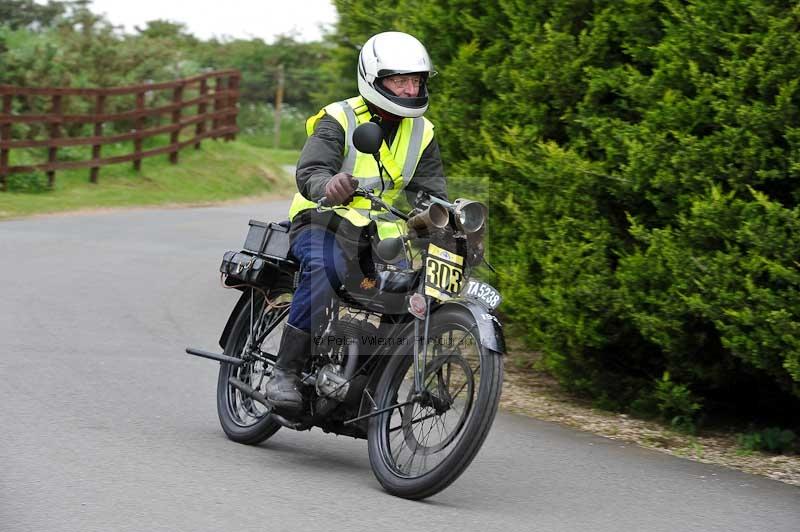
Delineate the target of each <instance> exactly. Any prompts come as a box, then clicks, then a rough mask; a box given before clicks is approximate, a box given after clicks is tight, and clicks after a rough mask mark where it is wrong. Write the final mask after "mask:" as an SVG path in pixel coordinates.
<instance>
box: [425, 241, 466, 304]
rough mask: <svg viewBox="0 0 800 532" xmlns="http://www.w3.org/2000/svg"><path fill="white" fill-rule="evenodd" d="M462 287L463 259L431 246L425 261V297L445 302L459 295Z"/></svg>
mask: <svg viewBox="0 0 800 532" xmlns="http://www.w3.org/2000/svg"><path fill="white" fill-rule="evenodd" d="M463 285H464V257H462V256H461V255H456V254H455V253H453V252H451V251H447V250H446V249H442V248H440V247H438V246H435V245H433V244H429V245H428V256H427V258H426V259H425V295H428V296H431V297H435V298H436V299H439V300H442V301H444V300H447V299H450V298H452V297H455V296H457V295H458V294H459V293H461V289H462V288H463Z"/></svg>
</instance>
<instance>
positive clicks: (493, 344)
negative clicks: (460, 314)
mask: <svg viewBox="0 0 800 532" xmlns="http://www.w3.org/2000/svg"><path fill="white" fill-rule="evenodd" d="M453 306H459V307H461V308H463V309H465V310H467V311H469V313H470V314H472V318H473V319H474V320H475V325H476V327H477V329H478V336H479V338H480V342H481V345H482V346H483V347H485V348H486V349H489V350H491V351H494V352H496V353H501V354H504V353H505V352H506V339H505V336H503V326H502V325H501V324H500V320H498V319H497V316H495V315H494V314H493V313H492V311H491V310H490V309H488V308H487V307H486V306H484V305H483V304H481V303H479V302H477V301H475V300H472V299H469V298H456V299H449V300H447V301H445V302H444V303H442V304H441V305H439V306H438V307H436V309H432V311H433V312H436V311H437V310H441V309H445V308H452V307H453Z"/></svg>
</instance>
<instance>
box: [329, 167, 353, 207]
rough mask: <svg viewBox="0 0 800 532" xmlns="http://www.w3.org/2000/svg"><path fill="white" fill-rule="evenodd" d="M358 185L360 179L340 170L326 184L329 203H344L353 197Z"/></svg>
mask: <svg viewBox="0 0 800 532" xmlns="http://www.w3.org/2000/svg"><path fill="white" fill-rule="evenodd" d="M356 187H358V181H357V180H356V179H353V176H352V175H350V174H347V173H344V172H340V173H338V174H336V175H335V176H333V177H332V178H331V180H330V181H328V184H327V185H325V197H326V198H327V199H328V201H327V203H328V205H342V204H345V203H349V202H350V200H351V199H353V192H355V191H356Z"/></svg>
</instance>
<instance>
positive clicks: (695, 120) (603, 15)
mask: <svg viewBox="0 0 800 532" xmlns="http://www.w3.org/2000/svg"><path fill="white" fill-rule="evenodd" d="M336 3H337V6H338V8H339V11H340V16H341V22H340V27H339V34H338V36H334V39H338V42H339V43H340V46H339V48H338V49H337V51H336V52H335V53H334V56H335V57H336V58H337V63H336V64H335V65H334V66H332V67H331V68H332V69H333V70H336V69H338V71H339V72H341V74H342V77H343V78H344V77H346V76H347V75H348V74H347V73H348V72H351V74H349V75H351V76H352V71H353V70H354V68H353V67H352V65H353V64H355V55H356V53H357V51H356V50H355V49H354V48H353V46H352V43H354V42H363V40H364V39H366V37H368V36H369V35H370V34H371V33H374V32H375V31H380V30H384V29H398V30H402V31H408V32H410V33H413V34H415V35H417V36H418V37H419V38H420V39H421V40H422V41H423V42H424V43H425V44H426V45H427V46H428V47H429V49H430V52H431V55H432V58H433V61H434V63H435V65H436V66H437V69H438V70H439V71H440V75H439V76H438V77H437V78H434V80H433V81H432V84H431V88H432V92H433V101H432V108H431V112H430V115H431V118H432V119H433V120H434V121H435V123H436V125H437V128H438V138H439V140H440V143H441V144H442V147H443V152H444V155H445V160H446V163H448V169H449V175H450V176H451V180H450V182H451V187H454V188H456V189H461V190H462V191H473V192H474V191H483V197H484V198H485V199H486V200H487V201H488V202H489V204H490V209H491V224H492V225H491V230H490V233H491V243H490V250H491V251H490V259H491V260H492V261H493V262H494V263H495V266H496V267H498V269H499V270H500V272H501V273H500V275H499V278H498V279H497V281H498V282H499V285H500V288H501V289H502V291H503V293H504V294H505V296H506V303H505V305H504V307H503V311H504V312H505V313H506V314H507V315H508V316H509V317H511V318H513V320H514V321H515V322H516V323H517V324H518V325H519V326H520V327H521V329H522V330H523V331H524V334H525V337H526V340H527V341H528V343H529V344H530V345H531V346H532V347H534V348H538V349H540V350H541V351H542V352H543V353H544V361H545V364H546V367H547V368H549V369H550V370H551V371H552V372H553V374H555V375H556V376H557V377H558V378H559V379H560V380H561V381H562V382H563V383H564V384H566V385H567V386H569V387H570V388H571V389H573V390H576V391H581V392H585V393H588V394H590V395H592V396H593V397H596V398H597V399H599V400H600V402H601V404H604V405H608V406H612V407H616V408H620V407H622V408H628V409H631V410H634V411H636V410H639V411H642V412H652V413H661V415H664V416H673V417H680V416H688V417H691V418H695V417H696V415H697V411H698V410H699V408H700V405H701V404H702V405H703V406H704V408H706V410H708V411H710V412H714V411H719V410H720V409H721V408H724V407H728V408H731V409H737V410H738V411H739V412H740V413H741V412H746V413H747V414H748V415H759V416H766V414H767V412H777V411H780V412H787V408H790V409H796V408H797V406H798V405H800V401H799V400H798V399H800V295H799V293H798V292H799V290H800V209H799V208H798V200H799V199H800V186H798V183H800V120H799V115H800V86H799V84H800V76H799V75H798V74H800V7H798V6H797V4H796V3H795V2H788V1H785V2H780V1H768V0H752V1H745V0H738V1H737V0H732V1H731V0H695V1H689V2H679V1H674V0H665V1H652V0H651V1H648V0H627V1H611V0H608V1H586V0H551V1H545V0H538V1H530V0H524V1H523V0H496V1H493V2H477V1H467V0H452V1H443V0H442V1H433V2H431V1H427V0H426V1H422V0H401V1H399V2H396V1H392V2H388V1H382V0H371V1H369V2H367V1H362V0H339V1H337V2H336ZM376 20H379V21H381V25H380V27H378V26H376ZM345 36H347V37H346V38H345ZM334 88H336V89H339V88H340V87H334ZM331 96H333V94H331ZM338 97H341V95H338ZM332 99H333V98H332ZM453 176H458V177H453ZM665 382H666V383H667V384H664V383H665ZM665 390H666V391H665ZM670 394H672V395H670ZM670 397H672V399H670ZM670 404H683V405H685V406H683V407H677V410H681V409H683V410H685V411H684V412H679V411H677V410H676V408H674V407H671V406H669V405H670ZM745 408H750V410H743V409H745ZM792 411H793V412H796V410H790V411H789V413H788V414H787V419H792V420H794V422H796V420H797V417H796V415H795V416H793V417H792V414H791V412H792Z"/></svg>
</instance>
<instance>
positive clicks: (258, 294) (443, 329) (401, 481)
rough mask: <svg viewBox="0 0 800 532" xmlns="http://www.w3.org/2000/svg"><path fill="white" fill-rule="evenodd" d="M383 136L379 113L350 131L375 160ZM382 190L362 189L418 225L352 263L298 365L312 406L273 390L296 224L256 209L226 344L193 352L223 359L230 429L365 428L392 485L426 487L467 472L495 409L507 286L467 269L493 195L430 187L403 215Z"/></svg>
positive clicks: (248, 440) (254, 437)
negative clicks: (295, 407)
mask: <svg viewBox="0 0 800 532" xmlns="http://www.w3.org/2000/svg"><path fill="white" fill-rule="evenodd" d="M382 140H383V138H382V132H381V129H380V127H379V126H377V125H376V124H373V123H366V124H362V125H361V126H359V127H358V128H357V129H356V131H355V133H354V136H353V141H354V145H355V146H356V148H357V149H358V150H359V151H362V152H364V153H371V154H373V155H374V156H375V158H376V160H377V161H378V166H379V168H382V167H381V164H380V158H379V156H378V152H379V148H380V145H381V142H382ZM381 173H383V170H382V169H381ZM374 192H375V191H374V190H370V189H367V188H363V187H362V188H359V189H358V190H357V192H356V194H357V195H359V196H363V197H365V198H369V199H370V200H371V202H372V205H373V208H374V209H376V210H377V209H380V210H382V211H383V212H385V213H387V214H389V213H390V214H391V215H393V216H396V217H397V218H399V219H400V220H405V222H406V225H407V227H408V234H406V235H404V236H403V237H399V238H392V239H386V240H381V241H380V242H379V243H378V244H376V245H375V246H373V251H374V253H373V257H374V259H373V260H372V261H371V266H372V267H371V268H366V273H365V269H364V268H362V267H360V266H359V267H354V268H353V272H351V273H348V276H347V278H346V279H345V281H344V282H343V283H342V286H340V287H338V290H337V291H336V293H337V297H335V298H334V299H333V301H332V302H331V304H330V306H329V307H328V308H327V310H326V317H327V318H326V321H327V323H326V325H325V327H324V328H323V329H322V330H321V331H318V332H317V334H316V335H315V336H314V342H313V348H312V349H313V354H312V356H311V357H309V360H308V362H307V364H306V367H305V369H304V371H303V372H302V374H301V379H302V382H303V385H304V386H303V394H304V398H305V399H304V413H303V414H302V415H299V416H297V417H294V418H292V419H287V418H286V417H284V416H282V415H279V414H278V413H277V412H275V411H273V409H272V408H271V406H270V403H269V402H268V400H267V398H266V397H265V395H264V390H265V386H266V383H267V382H268V381H269V378H270V376H271V374H272V367H273V365H274V364H275V360H276V359H277V355H278V353H277V351H278V346H279V344H280V339H281V335H282V332H283V327H284V326H285V324H286V318H287V316H288V314H289V307H290V305H291V303H292V294H293V290H294V287H295V286H296V282H297V281H296V280H297V279H298V275H299V272H298V264H297V263H296V262H295V261H294V260H293V258H292V256H291V255H290V253H289V243H288V224H287V223H285V222H284V223H283V224H277V223H263V222H258V221H255V220H251V221H250V230H249V232H248V234H247V238H246V240H245V245H244V249H242V250H241V251H229V252H227V253H226V254H225V256H224V258H223V261H222V265H221V267H220V271H221V275H222V280H223V283H224V285H225V286H226V287H229V288H236V289H238V290H241V292H242V294H241V296H240V298H239V300H238V302H237V303H236V306H235V307H234V309H233V311H232V313H231V315H230V317H229V318H228V322H227V324H226V325H225V328H224V330H223V332H222V336H221V338H220V341H219V344H220V346H221V347H222V348H223V350H224V352H223V353H221V354H220V353H212V352H207V351H202V350H199V349H194V348H187V349H186V351H187V353H189V354H192V355H196V356H200V357H204V358H208V359H212V360H216V361H219V362H220V363H221V364H220V370H219V378H218V382H217V411H218V415H219V420H220V423H221V425H222V429H223V430H224V431H225V434H226V435H227V436H228V437H229V438H230V439H231V440H233V441H236V442H239V443H245V444H258V443H260V442H262V441H264V440H266V439H267V438H269V437H270V436H272V435H273V434H275V432H276V431H278V430H279V429H280V428H281V427H286V428H290V429H294V430H308V429H311V428H312V427H319V428H321V429H322V430H323V431H325V432H333V433H335V434H340V435H348V436H352V437H355V438H364V439H367V441H368V449H369V459H370V464H371V466H372V470H373V472H374V474H375V476H376V477H377V479H378V481H379V482H380V483H381V485H382V486H383V487H384V489H386V490H387V491H388V492H390V493H392V494H394V495H397V496H400V497H404V498H409V499H422V498H425V497H429V496H431V495H433V494H435V493H438V492H439V491H441V490H443V489H445V488H446V487H447V486H449V485H450V484H451V483H452V482H453V481H454V480H456V478H458V477H459V476H460V475H461V473H463V472H464V470H465V469H466V468H467V466H468V465H469V464H470V462H471V461H472V459H473V458H474V457H475V455H476V454H477V452H478V450H479V449H480V447H481V445H482V444H483V442H484V440H485V438H486V436H487V434H488V432H489V429H490V427H491V425H492V422H493V421H494V417H495V414H496V412H497V406H498V403H499V400H500V393H501V389H502V381H503V357H502V355H503V353H504V351H505V342H504V338H503V333H502V328H501V324H500V322H499V320H498V319H497V317H496V315H495V310H496V309H497V307H498V305H499V304H500V301H501V296H500V294H499V293H498V291H497V290H495V289H494V288H492V287H491V286H490V285H489V284H487V283H484V282H481V281H479V280H477V279H472V278H471V277H470V274H471V273H472V271H473V269H474V268H475V267H476V266H478V265H479V264H480V263H482V262H485V259H484V258H483V234H484V230H485V225H486V214H487V210H486V207H485V206H484V205H483V204H481V203H479V202H474V201H469V200H463V199H459V200H456V201H455V202H453V203H448V202H444V201H441V200H439V199H438V198H434V197H429V196H426V195H424V194H420V195H418V197H417V201H416V202H415V206H414V209H413V210H412V211H411V213H410V215H406V214H404V213H403V212H400V211H399V210H397V209H395V208H394V207H391V206H388V205H387V204H386V203H385V202H384V201H383V200H382V199H381V197H380V193H378V194H375V193H374ZM318 208H320V209H322V208H325V201H324V199H323V201H322V202H320V205H319V207H318ZM362 262H363V261H362ZM486 264H487V265H488V263H486ZM489 267H490V268H491V266H489Z"/></svg>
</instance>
